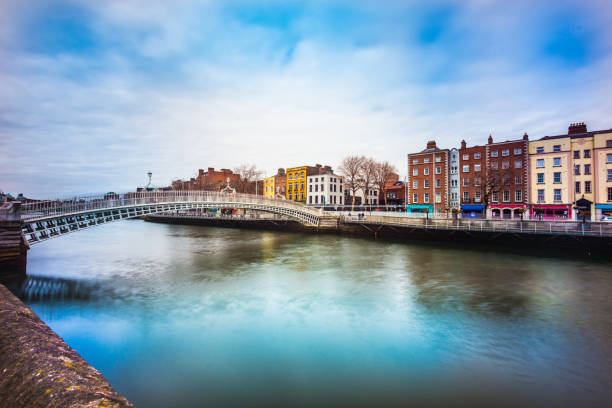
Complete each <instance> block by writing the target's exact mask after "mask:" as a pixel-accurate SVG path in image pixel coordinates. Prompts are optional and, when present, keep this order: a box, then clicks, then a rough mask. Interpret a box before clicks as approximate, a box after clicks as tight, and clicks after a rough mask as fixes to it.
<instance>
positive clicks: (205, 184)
mask: <svg viewBox="0 0 612 408" xmlns="http://www.w3.org/2000/svg"><path fill="white" fill-rule="evenodd" d="M227 179H229V180H230V184H231V185H233V186H235V185H236V184H237V183H238V182H239V181H240V175H239V174H235V173H234V172H233V171H232V170H229V169H221V170H219V171H215V169H214V167H209V168H208V170H207V171H204V169H199V170H198V175H197V177H192V178H190V179H189V180H188V181H183V180H174V181H172V189H173V190H208V191H219V190H221V189H222V188H224V187H225V185H226V184H227Z"/></svg>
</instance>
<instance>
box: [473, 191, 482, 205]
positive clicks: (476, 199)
mask: <svg viewBox="0 0 612 408" xmlns="http://www.w3.org/2000/svg"><path fill="white" fill-rule="evenodd" d="M480 200H481V193H480V191H476V192H475V193H474V202H475V203H479V202H480Z"/></svg>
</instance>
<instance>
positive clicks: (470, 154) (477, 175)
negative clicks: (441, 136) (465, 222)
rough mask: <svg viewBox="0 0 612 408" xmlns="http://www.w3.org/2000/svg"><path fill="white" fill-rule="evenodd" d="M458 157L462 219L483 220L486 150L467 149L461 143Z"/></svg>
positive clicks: (480, 148) (479, 147) (477, 147)
mask: <svg viewBox="0 0 612 408" xmlns="http://www.w3.org/2000/svg"><path fill="white" fill-rule="evenodd" d="M458 156H459V169H458V170H459V183H458V185H459V191H460V195H461V198H460V201H461V204H460V209H461V217H462V218H483V215H484V211H485V197H484V196H485V194H486V192H485V189H486V186H485V183H486V182H487V148H486V147H485V146H472V147H467V145H466V142H465V140H462V141H461V149H459V151H458Z"/></svg>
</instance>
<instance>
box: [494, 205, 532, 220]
mask: <svg viewBox="0 0 612 408" xmlns="http://www.w3.org/2000/svg"><path fill="white" fill-rule="evenodd" d="M524 208H525V207H524V206H523V205H521V204H508V205H503V204H492V205H490V206H489V213H488V216H489V217H490V218H493V219H498V220H512V219H521V216H522V214H523V210H524Z"/></svg>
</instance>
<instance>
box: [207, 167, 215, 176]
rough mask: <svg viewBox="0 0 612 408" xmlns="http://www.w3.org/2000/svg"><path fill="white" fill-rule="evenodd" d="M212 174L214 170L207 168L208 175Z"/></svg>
mask: <svg viewBox="0 0 612 408" xmlns="http://www.w3.org/2000/svg"><path fill="white" fill-rule="evenodd" d="M214 172H215V168H214V167H209V168H208V174H209V175H210V174H212V173H214Z"/></svg>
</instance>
